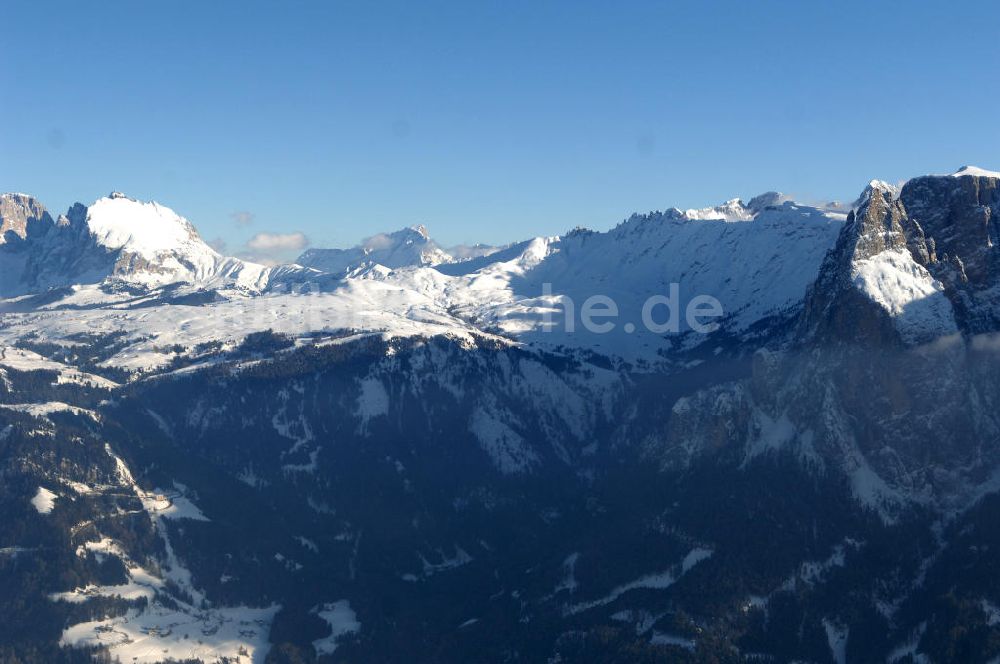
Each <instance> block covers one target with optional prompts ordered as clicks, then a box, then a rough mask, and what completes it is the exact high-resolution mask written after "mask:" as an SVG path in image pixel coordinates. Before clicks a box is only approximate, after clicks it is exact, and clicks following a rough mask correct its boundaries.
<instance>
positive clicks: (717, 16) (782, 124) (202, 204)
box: [0, 0, 1000, 253]
mask: <svg viewBox="0 0 1000 664" xmlns="http://www.w3.org/2000/svg"><path fill="white" fill-rule="evenodd" d="M3 21H4V24H5V28H4V43H3V56H2V59H0V86H2V87H0V89H2V90H3V92H4V101H3V103H2V104H0V189H2V190H11V191H26V192H29V193H33V194H35V195H37V196H38V197H40V198H41V199H42V200H43V202H45V203H46V204H47V205H48V206H49V207H50V208H52V209H54V210H57V211H63V210H64V209H65V208H66V207H68V205H69V204H70V203H72V202H74V201H76V200H80V201H82V202H85V203H87V202H90V201H92V200H94V199H96V198H97V197H99V196H101V195H104V194H106V193H107V192H109V191H110V190H112V189H118V190H122V191H125V192H127V193H128V194H130V195H132V196H134V197H137V198H143V199H155V200H158V201H160V202H162V203H164V204H166V205H169V206H170V207H173V208H174V209H176V210H177V211H178V212H180V213H181V214H183V215H185V216H187V217H188V218H189V219H191V220H192V221H193V222H194V223H195V224H196V225H197V226H198V228H199V230H200V231H201V232H202V235H204V236H205V237H206V238H208V239H213V238H222V239H223V240H224V241H225V243H226V244H227V245H228V250H229V252H231V253H235V252H237V251H239V250H240V248H241V247H243V245H244V244H245V243H246V242H247V241H248V240H249V239H250V238H251V236H253V235H254V234H256V233H263V232H268V233H292V232H302V233H304V234H305V235H307V236H308V237H309V238H310V239H311V241H312V244H313V246H346V245H350V244H354V243H355V242H357V241H358V240H359V239H361V238H362V237H365V236H368V235H371V234H374V233H376V232H380V231H387V230H394V229H396V228H400V227H403V226H408V225H413V224H418V223H423V224H426V225H427V226H428V227H429V228H430V230H431V233H432V234H433V235H434V236H435V237H436V238H438V239H439V240H440V241H441V242H442V243H443V244H446V245H447V244H453V243H462V242H476V241H482V242H489V243H502V242H509V241H513V240H517V239H521V238H524V237H527V236H531V235H539V234H558V233H561V232H564V231H565V230H567V229H569V228H572V227H573V226H577V225H583V226H589V227H592V228H597V229H606V228H609V227H610V226H613V225H614V224H615V223H617V222H618V221H620V220H621V219H622V218H624V217H626V216H627V215H628V214H629V213H631V212H633V211H646V210H650V209H662V208H666V207H670V206H678V207H693V206H703V205H709V204H714V203H717V202H720V201H722V200H725V199H727V198H731V197H735V196H741V197H744V198H748V197H750V196H752V195H754V194H757V193H760V192H762V191H765V190H768V189H778V190H781V191H784V192H787V193H791V194H794V195H796V196H799V197H801V198H803V199H828V198H829V199H841V200H850V199H853V198H854V197H855V196H856V195H857V194H858V193H859V192H860V190H861V189H862V187H863V186H864V184H865V183H866V182H867V180H869V179H871V178H875V177H878V178H881V179H885V180H890V181H895V180H900V179H903V178H906V177H910V176H913V175H917V174H923V173H927V172H947V171H952V170H955V169H957V168H958V167H959V166H961V165H963V164H966V163H974V164H977V165H980V166H983V167H986V168H994V169H996V168H1000V123H998V122H997V120H996V118H997V113H998V108H1000V86H998V84H997V71H998V67H1000V48H998V47H997V40H996V26H997V25H1000V4H998V3H995V2H967V3H948V4H946V3H944V2H941V3H922V2H879V3H845V2H837V3H812V2H746V1H745V0H743V1H740V2H664V3H653V2H624V3H610V2H593V3H591V2H539V1H534V2H420V3H416V2H377V1H376V2H323V3H320V2H315V3H282V4H278V3H273V4H272V3H258V2H239V3H237V2H222V1H220V2H188V1H174V2H151V1H146V2H138V1H137V2H102V3H100V4H96V3H82V2H65V3H59V2H44V3H43V2H30V3H29V2H20V1H18V0H15V1H14V2H6V3H4V14H3ZM241 212H242V213H248V214H245V215H243V216H242V218H238V217H239V215H236V216H234V214H235V213H241ZM241 222H243V223H241ZM247 222H248V223H247Z"/></svg>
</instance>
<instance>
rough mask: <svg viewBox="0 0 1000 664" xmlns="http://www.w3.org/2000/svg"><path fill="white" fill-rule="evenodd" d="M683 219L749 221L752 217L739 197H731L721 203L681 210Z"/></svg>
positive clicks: (751, 213)
mask: <svg viewBox="0 0 1000 664" xmlns="http://www.w3.org/2000/svg"><path fill="white" fill-rule="evenodd" d="M681 215H682V216H683V217H684V218H685V219H692V220H701V221H708V220H721V221H750V220H751V219H753V212H751V211H750V210H749V209H748V208H747V207H746V206H745V205H743V201H742V200H740V199H739V198H732V199H730V200H728V201H726V202H725V203H723V204H722V205H716V206H715V207H707V208H692V209H689V210H683V211H681Z"/></svg>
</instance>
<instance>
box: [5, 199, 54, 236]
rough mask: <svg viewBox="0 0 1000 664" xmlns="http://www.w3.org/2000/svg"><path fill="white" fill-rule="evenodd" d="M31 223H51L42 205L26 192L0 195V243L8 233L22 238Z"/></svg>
mask: <svg viewBox="0 0 1000 664" xmlns="http://www.w3.org/2000/svg"><path fill="white" fill-rule="evenodd" d="M32 223H41V224H52V217H51V216H50V215H49V212H48V210H46V209H45V206H44V205H42V204H41V203H39V202H38V200H37V199H35V198H34V197H32V196H28V195H27V194H2V195H0V243H4V242H6V241H7V234H8V233H12V234H13V235H15V236H17V237H19V238H21V239H22V240H23V239H24V237H25V236H26V235H27V234H28V226H29V225H30V224H32Z"/></svg>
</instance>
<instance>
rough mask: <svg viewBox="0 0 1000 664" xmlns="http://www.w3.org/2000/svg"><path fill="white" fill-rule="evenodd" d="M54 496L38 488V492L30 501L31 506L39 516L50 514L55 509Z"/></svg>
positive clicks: (43, 488) (55, 496)
mask: <svg viewBox="0 0 1000 664" xmlns="http://www.w3.org/2000/svg"><path fill="white" fill-rule="evenodd" d="M58 497H59V496H57V495H56V494H54V493H52V492H51V491H49V490H48V489H46V488H45V487H41V486H40V487H38V491H37V492H36V493H35V497H34V498H32V499H31V506H32V507H34V508H35V510H36V511H37V512H38V513H39V514H51V513H52V510H53V509H55V507H56V498H58Z"/></svg>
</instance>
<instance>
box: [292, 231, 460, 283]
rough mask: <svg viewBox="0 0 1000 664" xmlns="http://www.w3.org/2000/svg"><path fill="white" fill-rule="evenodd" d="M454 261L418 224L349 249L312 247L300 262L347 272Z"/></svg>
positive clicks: (314, 266) (332, 270)
mask: <svg viewBox="0 0 1000 664" xmlns="http://www.w3.org/2000/svg"><path fill="white" fill-rule="evenodd" d="M453 260H454V258H453V257H452V256H451V255H450V254H448V252H446V251H444V250H443V249H442V248H441V247H439V246H438V245H437V243H436V242H434V240H432V239H431V237H430V234H429V233H428V232H427V228H426V227H425V226H423V225H418V226H410V227H407V228H403V229H400V230H398V231H395V232H393V233H379V234H377V235H372V236H371V237H368V238H365V239H364V240H362V242H361V244H359V245H358V246H356V247H352V248H350V249H310V250H308V251H306V252H305V253H303V254H302V255H301V256H300V257H299V259H298V261H297V262H298V263H299V264H300V265H304V266H306V267H311V268H314V269H317V270H322V271H323V272H330V273H332V274H344V273H347V272H350V271H352V270H354V269H356V268H358V267H361V266H364V265H369V264H378V265H382V266H384V267H387V268H391V269H397V268H402V267H428V266H432V265H439V264H441V263H450V262H452V261H453Z"/></svg>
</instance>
